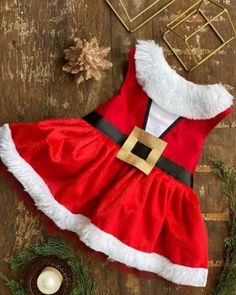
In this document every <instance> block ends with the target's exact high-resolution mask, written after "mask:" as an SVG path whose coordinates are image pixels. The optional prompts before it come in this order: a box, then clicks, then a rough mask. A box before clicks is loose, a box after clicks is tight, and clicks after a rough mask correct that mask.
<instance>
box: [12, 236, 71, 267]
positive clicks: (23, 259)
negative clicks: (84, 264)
mask: <svg viewBox="0 0 236 295" xmlns="http://www.w3.org/2000/svg"><path fill="white" fill-rule="evenodd" d="M40 256H57V257H58V258H61V259H69V258H72V257H73V258H74V257H75V256H74V254H73V250H72V248H71V247H70V246H69V245H68V244H67V243H66V242H65V241H64V240H62V239H59V238H52V237H51V238H48V239H47V241H46V242H45V243H42V244H39V245H36V246H32V247H30V248H28V249H24V250H23V251H22V252H21V253H20V254H18V255H17V256H16V257H14V258H12V259H11V262H10V265H11V269H12V270H13V271H16V270H17V269H19V268H24V267H26V266H28V265H29V263H31V262H32V261H33V260H34V259H36V258H38V257H40Z"/></svg>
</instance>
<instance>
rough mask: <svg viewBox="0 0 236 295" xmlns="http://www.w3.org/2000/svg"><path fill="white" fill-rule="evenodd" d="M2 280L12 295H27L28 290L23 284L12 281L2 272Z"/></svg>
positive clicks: (0, 273)
mask: <svg viewBox="0 0 236 295" xmlns="http://www.w3.org/2000/svg"><path fill="white" fill-rule="evenodd" d="M0 280H2V281H3V282H4V283H5V284H6V285H7V286H8V287H9V288H10V290H11V293H12V295H26V288H25V286H24V283H23V282H21V281H20V282H17V281H15V280H11V279H9V278H8V277H7V276H5V275H4V274H3V273H2V272H0Z"/></svg>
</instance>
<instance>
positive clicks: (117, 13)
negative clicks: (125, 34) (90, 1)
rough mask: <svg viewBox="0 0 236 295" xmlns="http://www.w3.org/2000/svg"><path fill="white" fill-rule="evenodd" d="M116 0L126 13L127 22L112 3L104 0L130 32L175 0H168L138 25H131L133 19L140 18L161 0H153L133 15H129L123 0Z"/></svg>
mask: <svg viewBox="0 0 236 295" xmlns="http://www.w3.org/2000/svg"><path fill="white" fill-rule="evenodd" d="M117 1H118V2H119V4H120V6H121V8H122V9H123V11H124V13H125V15H126V17H127V19H128V23H126V22H125V20H124V19H123V18H122V17H121V16H120V15H119V12H118V11H117V9H115V7H114V6H113V5H112V3H111V1H110V0H106V2H107V3H108V5H109V6H110V7H111V9H112V10H113V12H114V13H115V15H116V16H117V17H118V19H119V20H120V21H121V23H122V24H123V25H124V27H125V28H126V29H127V31H129V32H131V33H133V32H135V31H137V30H138V29H139V28H141V27H142V26H144V25H145V24H146V23H147V22H149V21H150V20H151V19H153V18H154V17H155V16H156V15H158V14H159V13H161V12H162V11H163V10H164V9H166V8H167V7H169V6H170V5H171V4H172V3H174V2H175V0H169V2H168V3H167V4H166V5H164V6H163V7H162V8H160V9H159V10H158V11H157V12H155V13H154V14H153V15H151V16H150V17H148V18H147V19H146V20H144V21H143V22H142V23H141V24H138V25H136V26H134V27H133V23H134V21H136V20H137V19H138V18H140V17H141V16H142V15H144V13H146V12H147V11H148V10H150V9H151V8H152V7H154V6H155V5H156V4H158V3H159V2H160V1H162V0H156V1H154V2H153V3H152V4H150V5H149V6H148V7H146V8H145V9H143V10H142V11H141V12H139V13H138V14H137V15H135V16H134V17H131V16H130V14H129V13H128V10H127V8H126V7H125V5H124V2H123V1H122V0H117Z"/></svg>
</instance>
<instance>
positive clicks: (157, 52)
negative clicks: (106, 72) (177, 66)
mask: <svg viewBox="0 0 236 295" xmlns="http://www.w3.org/2000/svg"><path fill="white" fill-rule="evenodd" d="M135 65H136V77H137V80H138V82H139V84H140V85H141V86H142V87H143V90H144V91H145V92H146V93H147V95H148V96H149V97H150V98H151V99H153V100H154V101H155V102H156V103H157V104H158V105H159V106H160V107H161V108H162V109H164V110H165V111H167V112H169V113H172V114H175V115H178V116H181V117H186V118H190V119H210V118H213V117H215V116H216V115H217V114H219V113H221V112H223V111H224V110H226V109H227V108H229V107H230V106H231V105H232V103H233V97H232V95H231V94H230V93H229V92H228V91H227V90H226V89H225V87H224V86H223V85H221V84H212V85H198V84H195V83H193V82H190V81H187V80H186V79H184V78H183V77H181V76H180V75H179V74H177V73H176V72H175V70H173V69H172V68H171V67H170V66H169V64H168V63H167V61H166V60H165V57H164V54H163V50H162V48H161V47H160V46H158V44H155V42H154V41H138V43H137V45H136V51H135Z"/></svg>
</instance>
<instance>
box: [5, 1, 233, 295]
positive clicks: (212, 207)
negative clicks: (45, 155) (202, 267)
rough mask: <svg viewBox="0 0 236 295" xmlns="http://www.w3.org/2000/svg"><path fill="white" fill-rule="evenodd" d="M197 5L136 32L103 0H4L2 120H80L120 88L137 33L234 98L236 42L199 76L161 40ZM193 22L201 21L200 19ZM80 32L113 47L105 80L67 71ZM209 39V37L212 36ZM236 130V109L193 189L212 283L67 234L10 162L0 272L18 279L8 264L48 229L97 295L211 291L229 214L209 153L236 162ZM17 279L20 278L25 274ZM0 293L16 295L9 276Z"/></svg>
mask: <svg viewBox="0 0 236 295" xmlns="http://www.w3.org/2000/svg"><path fill="white" fill-rule="evenodd" d="M133 3H135V7H134V8H135V9H137V10H138V9H139V7H141V6H142V5H143V3H145V1H144V0H136V1H133ZM219 3H222V4H224V5H225V7H226V8H228V9H229V11H230V14H231V16H232V18H233V21H234V23H236V1H235V0H219ZM189 4H190V1H183V0H176V2H175V3H174V4H173V5H172V6H171V7H169V8H168V9H167V10H165V11H164V12H163V13H161V14H160V15H159V16H157V17H155V18H154V19H153V20H152V21H151V22H149V23H148V24H146V25H145V26H144V27H143V28H142V29H140V30H139V31H137V32H136V33H133V34H130V33H128V32H127V31H126V30H125V29H124V28H123V26H122V25H121V24H120V22H119V21H118V20H117V18H116V17H115V16H114V15H113V13H112V12H111V10H110V9H109V7H108V6H107V4H106V3H105V1H104V0H86V1H85V0H1V4H0V19H1V21H0V36H1V46H0V57H1V58H0V66H1V73H0V74H1V79H0V103H1V104H0V105H1V106H0V123H1V124H2V123H4V122H10V121H36V120H42V119H45V118H52V117H79V116H81V115H84V114H86V113H88V112H89V111H92V110H93V109H94V108H95V107H96V106H98V105H99V104H100V103H102V102H104V101H106V100H107V99H108V98H109V97H110V96H111V95H112V94H113V93H116V92H117V91H118V90H119V87H120V85H121V83H122V80H123V78H124V73H125V70H126V66H127V54H128V51H129V48H130V47H131V46H132V45H134V44H135V40H136V39H137V38H139V39H154V40H156V41H158V42H160V43H161V44H162V45H163V46H164V49H165V54H166V57H167V60H168V62H169V63H170V64H171V65H172V66H173V67H174V68H175V69H176V70H177V71H178V72H179V73H180V74H181V75H183V76H185V77H186V78H187V79H189V80H191V81H194V82H195V83H204V84H206V83H215V82H219V81H220V82H222V83H223V84H224V85H225V86H226V87H227V89H228V90H229V91H230V92H231V93H232V94H234V95H235V94H236V89H235V88H234V87H235V83H236V40H234V41H233V42H231V43H230V44H229V45H228V46H226V47H225V48H224V49H223V50H221V51H220V52H219V53H218V54H216V55H215V56H214V57H213V58H212V59H211V60H210V61H208V62H207V63H206V64H204V65H202V66H201V67H199V68H198V69H197V70H195V71H193V72H191V73H186V72H185V71H184V70H183V69H182V68H181V66H180V65H179V64H178V62H177V61H176V59H175V58H174V57H173V55H172V54H171V52H170V51H169V50H168V48H167V46H166V45H165V43H164V42H163V41H162V35H163V32H164V31H165V25H166V24H167V23H168V22H170V20H172V19H173V18H174V17H176V15H178V14H179V13H180V12H181V11H183V9H184V8H186V5H187V6H188V5H189ZM193 22H198V19H197V18H196V19H195V20H194V21H193ZM219 24H220V25H222V26H223V28H224V24H223V22H222V20H219ZM189 25H191V22H190V23H189ZM75 36H79V37H82V38H90V37H93V36H96V37H97V39H98V40H99V42H100V44H102V45H103V46H110V47H111V54H110V56H109V59H110V60H111V61H112V62H113V64H114V66H113V69H112V70H111V71H109V72H106V74H105V77H104V79H103V80H102V81H100V82H94V81H92V82H88V83H86V84H84V85H81V87H80V88H79V89H78V88H77V87H76V85H75V83H74V80H73V78H72V77H70V76H69V75H68V74H66V73H64V72H62V70H61V67H62V65H63V49H65V48H66V47H68V46H69V45H70V44H71V40H72V38H73V37H75ZM206 38H208V37H206ZM209 38H210V37H209ZM208 43H211V42H210V39H209V42H208ZM206 44H207V42H206V43H205V42H204V43H203V42H202V43H201V41H199V40H198V43H197V51H198V54H199V55H200V56H201V55H202V54H204V53H205V52H206V51H204V46H205V45H206ZM180 54H181V55H182V56H186V55H188V52H186V50H184V49H183V50H180ZM235 127H236V115H235V114H234V115H231V116H230V117H229V118H227V119H226V120H225V121H224V122H223V123H221V124H220V125H219V126H218V128H216V129H215V130H214V131H213V132H212V133H211V135H210V136H209V138H208V140H207V142H206V144H205V147H204V151H203V154H202V157H201V160H200V163H199V166H198V169H197V173H196V174H195V187H194V189H195V191H196V192H197V193H198V195H199V199H200V202H201V208H202V212H203V217H204V219H205V220H206V226H207V229H208V233H209V253H210V261H209V263H210V269H209V270H210V274H209V279H208V284H207V287H206V288H190V287H182V286H176V285H174V284H171V283H169V282H167V281H165V280H163V279H160V278H159V277H157V276H155V275H152V274H143V273H140V272H138V271H134V270H132V269H126V268H124V267H121V266H120V265H119V264H116V263H110V262H108V261H107V260H106V258H105V256H104V255H102V254H98V253H95V252H93V251H91V250H90V249H88V248H86V247H85V246H83V245H82V244H81V243H80V242H79V241H78V238H77V237H76V236H75V235H73V234H67V233H65V232H61V231H59V230H58V229H56V227H55V226H53V225H52V224H51V223H50V222H49V221H48V219H47V218H46V217H45V216H44V215H43V214H40V215H39V213H37V212H36V210H35V209H33V210H32V207H33V206H32V203H31V201H30V198H29V197H28V196H27V195H26V194H25V193H24V192H22V188H21V186H20V185H19V184H18V183H17V181H15V180H14V179H13V177H11V176H9V174H8V173H7V172H6V170H5V168H4V167H3V166H1V169H0V174H1V177H0V270H1V271H3V272H6V273H7V274H8V275H11V276H12V274H11V273H10V271H9V269H8V264H7V261H8V260H9V257H11V256H12V255H14V254H15V253H17V252H18V251H20V250H21V249H22V248H24V247H26V246H29V245H32V244H34V243H36V242H38V241H40V240H41V239H42V238H43V237H45V236H46V235H47V234H59V235H62V236H64V237H68V239H70V240H71V242H72V243H73V244H74V246H75V247H76V251H77V253H78V257H80V258H81V259H83V260H84V263H85V264H86V265H87V267H88V269H89V271H90V272H91V274H92V275H93V276H94V279H95V281H96V284H97V292H96V294H99V295H102V294H104V295H105V294H107V295H108V294H114V295H118V294H122V295H147V294H149V295H151V294H165V295H167V294H173V295H174V294H183V295H187V294H191V295H197V294H212V288H214V285H215V283H216V281H217V278H218V275H219V272H220V267H221V266H222V263H223V262H222V259H223V240H224V238H225V237H226V235H227V220H228V211H227V204H226V202H225V199H224V196H223V194H222V193H221V190H220V183H219V181H218V180H217V179H216V178H215V176H214V175H213V174H212V172H211V169H210V166H209V161H208V157H209V155H210V154H215V155H217V156H218V157H220V158H221V159H223V160H224V161H226V162H229V163H236V154H235V147H236V136H235V135H236V129H235ZM46 225H47V226H46ZM189 246H190V247H191V245H189ZM17 276H18V277H22V276H23V273H19V274H18V275H17ZM0 293H1V295H8V294H10V292H9V290H8V289H7V288H6V287H5V286H4V285H3V283H2V282H0Z"/></svg>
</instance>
